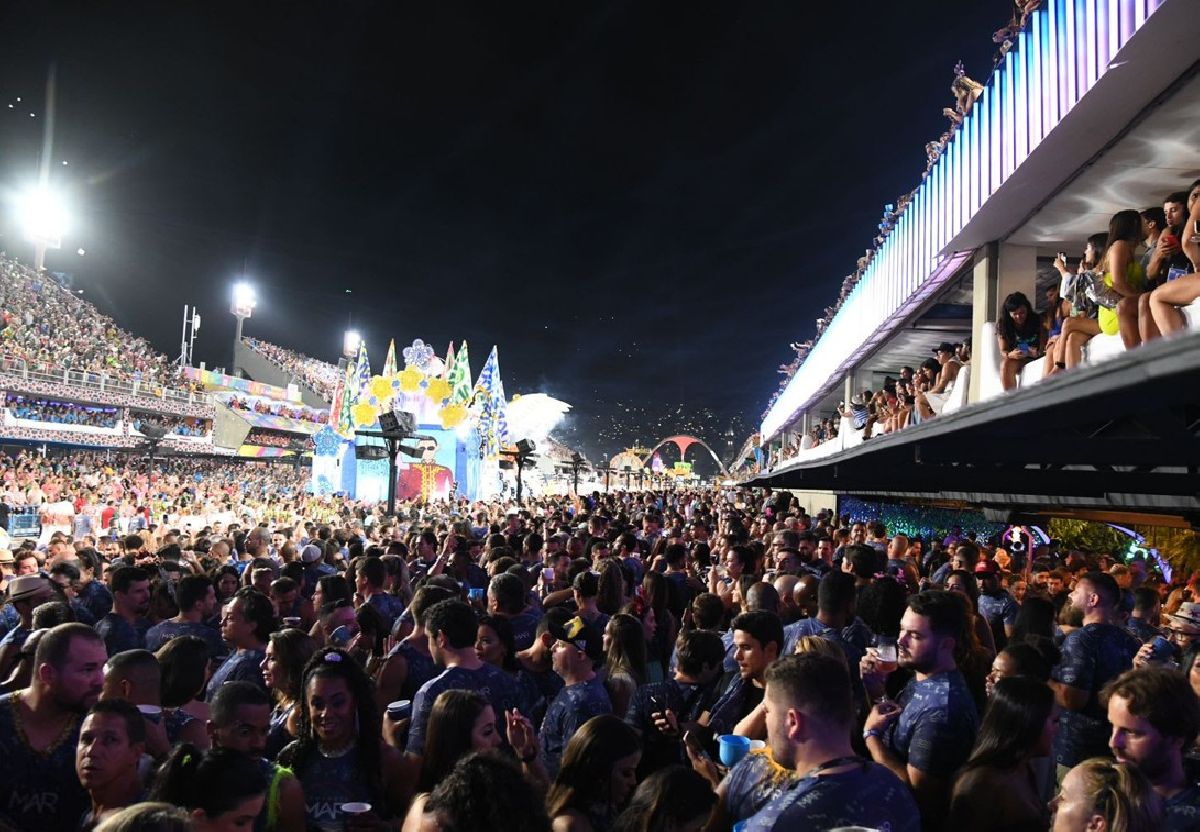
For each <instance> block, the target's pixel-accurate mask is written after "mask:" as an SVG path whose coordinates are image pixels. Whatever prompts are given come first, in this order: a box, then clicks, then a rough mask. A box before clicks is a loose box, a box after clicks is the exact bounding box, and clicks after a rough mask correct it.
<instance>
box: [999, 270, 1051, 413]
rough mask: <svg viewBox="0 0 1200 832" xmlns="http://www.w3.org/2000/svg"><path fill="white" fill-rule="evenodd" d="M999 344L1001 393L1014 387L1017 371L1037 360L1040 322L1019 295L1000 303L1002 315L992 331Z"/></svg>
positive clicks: (1025, 298)
mask: <svg viewBox="0 0 1200 832" xmlns="http://www.w3.org/2000/svg"><path fill="white" fill-rule="evenodd" d="M996 338H997V339H998V340H999V342H1000V355H1001V356H1002V358H1001V360H1000V383H1001V384H1002V385H1003V386H1004V389H1005V390H1013V389H1015V388H1016V386H1017V375H1018V374H1019V373H1020V372H1021V368H1022V367H1024V366H1025V365H1026V364H1028V363H1029V362H1030V361H1034V360H1036V359H1037V358H1039V357H1041V355H1042V353H1043V350H1044V348H1045V345H1044V344H1043V342H1042V322H1041V320H1040V319H1039V318H1038V317H1037V315H1036V314H1035V313H1034V311H1033V304H1031V303H1030V302H1029V298H1027V297H1025V294H1024V293H1023V292H1013V293H1012V294H1011V295H1009V296H1008V297H1006V298H1005V299H1004V314H1003V315H1002V316H1001V318H1000V324H999V326H997V327H996Z"/></svg>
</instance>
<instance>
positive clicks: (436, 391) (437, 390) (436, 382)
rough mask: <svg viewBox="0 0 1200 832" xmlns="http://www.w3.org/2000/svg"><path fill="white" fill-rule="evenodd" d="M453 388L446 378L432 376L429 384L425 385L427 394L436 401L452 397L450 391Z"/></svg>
mask: <svg viewBox="0 0 1200 832" xmlns="http://www.w3.org/2000/svg"><path fill="white" fill-rule="evenodd" d="M453 389H454V388H452V387H451V386H450V382H448V381H446V380H445V379H444V378H431V379H430V380H429V384H427V385H426V386H425V395H426V396H428V397H429V398H431V399H433V400H434V401H435V402H440V401H443V400H445V399H448V398H450V393H451V391H452V390H453Z"/></svg>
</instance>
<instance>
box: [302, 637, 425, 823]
mask: <svg viewBox="0 0 1200 832" xmlns="http://www.w3.org/2000/svg"><path fill="white" fill-rule="evenodd" d="M301 690H302V696H301V698H300V725H299V735H298V737H297V738H296V740H295V742H293V743H291V744H290V745H288V746H287V747H286V748H284V749H283V751H282V752H281V753H280V755H279V763H280V765H283V766H286V767H287V768H290V769H291V770H292V771H293V772H294V773H295V775H296V778H297V779H298V780H299V781H300V785H301V786H302V787H303V789H304V804H305V811H306V814H307V817H308V825H309V827H310V829H319V830H322V832H342V830H343V827H344V824H345V822H346V817H347V816H346V813H345V812H344V811H343V809H342V807H343V806H344V805H345V804H347V803H369V804H371V807H372V809H371V812H370V813H368V815H367V816H363V815H358V816H356V818H355V822H356V823H358V824H359V825H361V826H370V825H371V824H373V823H375V824H381V825H382V822H383V821H387V820H388V819H389V818H392V817H394V816H396V815H397V814H398V813H399V812H400V811H401V810H402V809H403V808H404V805H405V804H406V803H407V798H408V794H407V788H406V784H405V783H404V778H403V775H402V768H403V763H402V759H401V756H400V753H399V752H398V751H397V750H396V749H394V748H392V747H391V746H388V745H385V744H384V742H383V735H382V721H381V720H380V716H379V711H378V710H377V709H376V707H375V692H374V689H373V687H372V684H371V680H370V678H368V676H367V674H366V673H365V672H364V671H363V669H362V668H361V667H360V666H359V665H358V664H357V663H356V662H355V661H354V659H353V658H351V657H350V654H349V653H347V652H346V651H345V650H337V649H332V648H321V649H319V650H318V651H317V652H316V653H315V654H314V655H313V657H312V659H310V660H309V663H308V666H307V667H306V668H305V670H304V680H303V683H302V685H301Z"/></svg>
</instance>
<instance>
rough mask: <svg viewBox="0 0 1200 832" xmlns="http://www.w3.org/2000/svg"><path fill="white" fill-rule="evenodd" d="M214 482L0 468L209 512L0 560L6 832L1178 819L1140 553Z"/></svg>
mask: <svg viewBox="0 0 1200 832" xmlns="http://www.w3.org/2000/svg"><path fill="white" fill-rule="evenodd" d="M205 464H206V465H211V466H212V467H209V468H206V469H199V468H198V469H197V470H196V471H195V472H194V474H196V475H197V476H188V475H187V474H186V473H185V472H184V471H180V470H177V471H166V470H164V471H162V472H156V473H155V474H154V475H153V476H149V477H147V476H146V475H145V473H144V472H139V471H137V470H136V469H134V468H124V469H122V470H118V469H116V468H115V467H109V468H106V469H103V470H101V466H102V460H99V459H96V458H92V459H72V460H69V461H65V462H64V461H60V462H58V463H54V462H47V461H45V460H39V459H32V458H24V459H19V460H13V461H11V462H10V463H9V464H8V467H7V468H6V469H4V477H3V478H4V479H5V481H6V482H8V481H11V482H12V486H11V488H12V489H13V490H14V491H23V492H24V493H23V496H24V498H25V499H26V500H29V498H30V497H32V496H36V495H37V493H39V492H40V494H41V495H42V497H43V498H44V499H54V500H57V501H59V502H68V503H69V501H70V495H72V494H76V495H78V494H79V493H82V492H87V493H88V494H90V495H92V496H94V497H98V498H99V497H103V498H105V499H104V502H105V503H106V504H107V503H108V501H109V500H115V499H120V500H121V501H122V504H123V505H125V504H128V503H130V502H132V503H134V504H137V503H142V504H145V503H148V502H153V500H154V495H155V494H156V493H157V494H160V495H168V496H169V495H174V496H175V499H176V500H177V501H178V502H179V503H184V502H189V501H191V500H193V499H194V500H195V501H197V502H212V501H216V502H217V503H218V504H220V505H224V506H226V507H227V508H229V511H227V512H224V513H220V514H218V515H214V516H213V517H211V518H208V517H206V518H205V520H206V521H208V522H205V523H204V525H203V526H196V525H185V524H183V523H180V522H174V521H173V519H172V517H171V516H170V515H169V513H168V516H167V518H166V519H167V522H155V521H156V520H159V519H160V516H159V513H158V512H157V511H154V510H151V511H149V512H147V513H146V514H143V515H142V517H143V519H144V520H145V521H146V522H141V521H138V522H134V523H129V524H126V528H125V529H124V530H123V532H124V533H123V534H122V535H117V536H104V535H100V534H96V533H94V532H93V530H91V529H88V528H80V529H77V530H74V532H73V531H72V530H65V531H64V532H63V533H61V534H58V535H54V536H51V537H49V538H46V542H45V545H44V546H43V547H39V546H37V545H36V544H34V543H33V542H27V543H23V544H21V545H20V546H19V547H18V548H16V549H15V550H14V551H12V553H11V556H9V555H5V556H3V557H0V565H2V566H3V568H4V572H5V573H6V574H5V579H6V581H7V593H8V599H9V604H8V605H7V606H6V607H5V609H4V612H3V614H2V615H0V622H3V624H2V625H0V626H2V627H3V628H4V629H6V630H7V634H6V635H5V636H4V640H3V641H2V642H0V679H5V680H6V681H5V682H4V683H3V685H4V687H3V689H4V690H5V691H7V693H5V694H4V695H3V696H0V782H3V783H5V784H7V786H8V787H9V794H10V797H9V798H8V799H7V802H2V801H0V823H7V824H8V825H9V826H10V827H11V828H14V829H29V830H35V829H36V830H58V829H64V830H74V829H79V828H89V829H90V828H98V829H103V830H113V829H133V828H137V829H203V830H217V829H221V830H224V829H235V828H249V827H250V826H255V827H256V828H263V829H280V830H297V831H298V830H304V829H317V830H342V829H363V830H366V829H371V830H375V829H378V830H382V829H411V830H418V829H443V830H483V829H488V830H548V829H550V828H554V829H568V830H593V832H605V830H647V829H655V830H667V829H671V830H699V829H704V828H707V829H730V828H731V827H736V828H738V829H754V830H761V829H781V830H782V829H834V828H839V827H849V826H855V827H864V828H870V829H889V830H915V829H919V828H925V829H968V828H969V829H984V830H1000V829H1047V828H1050V826H1051V824H1053V827H1054V829H1056V830H1085V829H1089V830H1090V829H1118V830H1139V831H1140V830H1151V829H1192V828H1197V827H1198V825H1200V785H1197V781H1196V779H1195V774H1194V773H1193V771H1192V768H1191V763H1190V761H1191V759H1192V756H1193V744H1194V742H1195V740H1196V735H1197V731H1198V729H1200V705H1198V700H1197V690H1200V667H1196V666H1195V657H1196V654H1197V653H1198V652H1200V604H1198V603H1195V602H1193V601H1192V600H1191V598H1192V595H1191V593H1192V592H1193V591H1194V590H1195V587H1194V586H1192V585H1190V584H1189V585H1187V586H1179V587H1171V586H1169V585H1168V584H1166V583H1164V582H1163V581H1162V579H1161V577H1160V576H1159V575H1157V574H1156V573H1154V572H1153V571H1151V570H1150V569H1149V568H1148V564H1147V563H1146V562H1145V561H1142V560H1140V559H1135V560H1132V561H1130V562H1128V563H1124V562H1121V563H1117V562H1114V561H1113V559H1112V558H1111V557H1109V556H1108V554H1107V553H1085V552H1078V551H1064V550H1061V549H1059V548H1058V547H1056V546H1054V545H1051V546H1047V547H1042V548H1040V549H1038V550H1036V551H1033V552H1028V551H1025V550H1023V549H1022V548H1020V547H1017V546H1012V545H1008V546H1007V547H1004V546H1001V545H998V544H999V541H977V540H973V539H971V537H970V536H969V535H968V536H962V535H961V533H959V532H958V530H953V531H952V532H951V533H950V534H948V535H947V536H945V537H944V538H943V537H939V536H935V535H931V536H930V537H929V538H927V539H919V538H909V537H906V536H905V535H903V534H899V533H892V534H890V535H889V533H888V531H889V530H888V529H886V528H885V527H884V526H883V525H882V524H880V523H868V524H864V523H862V522H855V523H851V522H850V520H849V518H837V517H834V516H833V515H832V514H831V513H830V512H827V511H823V512H821V513H819V514H818V515H816V516H810V515H808V514H807V513H806V512H804V511H803V510H801V509H800V507H799V506H798V505H797V503H796V502H795V499H794V498H793V497H792V496H791V495H790V494H787V493H778V494H771V493H769V492H768V493H765V494H754V493H750V492H746V491H737V490H723V491H709V492H688V493H685V492H677V493H666V494H656V493H644V494H627V493H613V494H611V495H600V494H595V495H592V496H591V497H589V498H583V499H578V498H542V499H539V500H535V501H533V502H531V503H528V504H527V505H526V507H525V508H523V509H520V510H518V509H517V508H516V507H514V506H511V505H504V504H500V503H491V504H483V503H474V504H470V503H467V502H465V501H462V502H458V503H455V504H452V505H445V504H440V505H432V506H413V505H404V506H402V507H401V509H400V511H399V512H398V516H396V517H384V516H383V515H382V514H381V513H380V511H379V508H378V506H366V505H358V504H354V503H352V502H348V501H340V502H332V503H331V502H326V503H324V504H319V503H315V502H308V501H306V500H311V498H305V497H303V496H300V495H298V494H297V495H294V496H291V497H287V498H285V499H281V500H276V499H275V497H276V495H277V493H278V491H279V489H280V486H281V483H280V482H274V483H270V484H268V485H267V488H265V489H264V490H261V491H258V490H257V489H255V488H254V487H250V488H246V487H245V486H246V485H247V483H248V477H245V476H243V477H237V476H234V477H227V476H225V474H226V469H227V468H232V466H228V465H222V464H219V463H205ZM56 466H57V467H56ZM247 470H249V469H247ZM262 470H263V471H264V472H267V473H266V474H264V478H263V479H262V480H260V484H267V482H268V480H270V479H271V478H279V477H285V476H286V475H287V471H286V470H285V469H283V468H278V469H267V468H264V469H262ZM10 472H11V474H12V476H10ZM118 484H119V490H126V489H128V490H132V491H134V492H136V496H134V497H133V498H132V501H130V498H129V497H128V495H126V494H124V493H121V494H119V495H117V494H114V493H113V489H114V486H117V485H118ZM47 486H49V487H50V488H51V492H52V493H50V494H47V493H46V488H47ZM35 489H36V491H35ZM193 492H194V496H193ZM247 492H257V493H256V494H253V495H251V494H248V493H247ZM7 496H8V495H7V493H6V501H7ZM14 496H16V495H14ZM234 504H236V506H235V505H234ZM321 505H323V506H324V509H325V513H324V514H321V513H319V511H318V509H319V508H320V506H321ZM256 512H257V516H255V515H256ZM105 527H106V526H105V524H104V523H103V521H102V522H101V523H100V524H99V526H98V527H96V528H105ZM72 622H74V623H72ZM18 726H19V727H20V729H21V730H19V731H18V730H16V729H17V727H18ZM51 795H55V796H57V797H56V798H55V799H51V797H50V796H51ZM171 824H174V825H171Z"/></svg>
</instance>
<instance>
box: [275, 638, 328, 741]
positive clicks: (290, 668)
mask: <svg viewBox="0 0 1200 832" xmlns="http://www.w3.org/2000/svg"><path fill="white" fill-rule="evenodd" d="M316 649H317V643H316V642H315V641H313V639H312V637H311V636H309V635H308V634H307V633H305V632H304V631H303V630H296V629H292V628H288V629H285V630H277V631H276V632H274V633H271V638H270V640H269V641H268V642H267V654H266V657H265V658H264V659H263V661H262V674H263V680H264V681H265V682H266V683H267V689H268V690H269V691H270V692H271V695H272V697H274V699H275V708H274V710H272V711H271V731H270V733H269V734H267V748H266V751H265V752H264V755H265V756H266V758H267V759H268V760H274V759H275V758H276V757H277V756H279V752H280V751H282V750H283V747H284V746H285V745H287V744H288V743H289V742H291V741H292V740H294V739H296V734H297V731H298V730H299V728H298V726H299V723H300V697H301V685H302V684H303V682H304V668H305V667H306V666H307V665H308V660H309V659H311V658H312V654H313V653H314V652H315V651H316Z"/></svg>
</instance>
